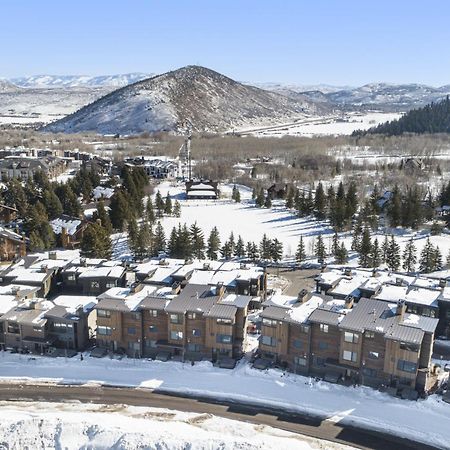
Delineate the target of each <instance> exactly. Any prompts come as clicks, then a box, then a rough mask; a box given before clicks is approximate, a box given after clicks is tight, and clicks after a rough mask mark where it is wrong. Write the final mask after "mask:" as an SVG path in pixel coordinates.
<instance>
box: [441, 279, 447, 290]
mask: <svg viewBox="0 0 450 450" xmlns="http://www.w3.org/2000/svg"><path fill="white" fill-rule="evenodd" d="M446 286H447V280H446V279H445V278H441V279H440V280H439V287H441V288H445V287H446Z"/></svg>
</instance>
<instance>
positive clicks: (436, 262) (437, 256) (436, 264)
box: [433, 245, 443, 272]
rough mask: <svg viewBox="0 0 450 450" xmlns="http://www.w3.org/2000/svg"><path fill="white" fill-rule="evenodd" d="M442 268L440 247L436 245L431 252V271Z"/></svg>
mask: <svg viewBox="0 0 450 450" xmlns="http://www.w3.org/2000/svg"><path fill="white" fill-rule="evenodd" d="M442 268H443V264H442V253H441V249H440V248H439V247H438V246H437V245H436V247H435V248H434V253H433V272H435V271H436V270H442Z"/></svg>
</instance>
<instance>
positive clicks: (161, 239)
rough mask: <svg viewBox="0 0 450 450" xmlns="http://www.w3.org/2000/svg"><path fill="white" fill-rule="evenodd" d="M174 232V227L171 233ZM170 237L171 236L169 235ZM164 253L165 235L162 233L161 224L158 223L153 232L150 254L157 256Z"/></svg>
mask: <svg viewBox="0 0 450 450" xmlns="http://www.w3.org/2000/svg"><path fill="white" fill-rule="evenodd" d="M173 231H175V234H176V229H175V227H174V228H173V230H172V232H173ZM171 237H172V235H171ZM165 251H166V234H165V233H164V228H163V226H162V224H161V222H158V223H157V224H156V227H155V232H154V235H153V245H152V254H153V255H154V256H157V255H158V254H159V253H164V252H165Z"/></svg>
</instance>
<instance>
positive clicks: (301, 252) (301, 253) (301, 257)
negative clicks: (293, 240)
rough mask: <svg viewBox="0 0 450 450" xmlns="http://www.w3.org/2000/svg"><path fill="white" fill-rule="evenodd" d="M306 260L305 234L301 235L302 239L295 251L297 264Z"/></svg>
mask: <svg viewBox="0 0 450 450" xmlns="http://www.w3.org/2000/svg"><path fill="white" fill-rule="evenodd" d="M305 260H306V249H305V244H304V243H303V236H300V240H299V241H298V246H297V251H296V252H295V261H296V263H297V264H299V265H300V264H301V263H302V262H303V261H305Z"/></svg>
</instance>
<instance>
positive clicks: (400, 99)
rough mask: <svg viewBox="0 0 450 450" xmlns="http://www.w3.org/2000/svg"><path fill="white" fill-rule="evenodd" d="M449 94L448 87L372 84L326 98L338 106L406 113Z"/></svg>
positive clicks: (332, 94) (335, 93) (328, 94)
mask: <svg viewBox="0 0 450 450" xmlns="http://www.w3.org/2000/svg"><path fill="white" fill-rule="evenodd" d="M449 94H450V86H448V85H447V86H442V87H438V88H436V87H432V86H427V85H424V84H389V83H371V84H366V85H364V86H361V87H359V88H355V89H350V90H341V91H337V92H330V93H326V94H325V96H326V97H327V99H328V101H329V102H331V103H334V104H335V105H337V106H343V107H364V108H379V109H384V110H396V111H406V110H409V109H412V108H416V107H418V106H423V105H426V104H428V103H431V102H433V101H436V100H441V99H442V98H444V97H445V96H446V95H449Z"/></svg>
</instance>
